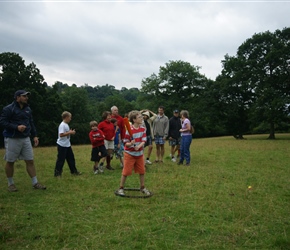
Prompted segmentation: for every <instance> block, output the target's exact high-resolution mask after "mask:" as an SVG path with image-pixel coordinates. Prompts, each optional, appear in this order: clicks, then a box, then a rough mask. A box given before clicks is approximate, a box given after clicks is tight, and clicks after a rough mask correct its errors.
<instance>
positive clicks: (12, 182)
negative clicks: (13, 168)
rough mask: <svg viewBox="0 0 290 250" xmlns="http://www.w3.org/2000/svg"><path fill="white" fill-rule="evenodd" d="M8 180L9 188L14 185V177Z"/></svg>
mask: <svg viewBox="0 0 290 250" xmlns="http://www.w3.org/2000/svg"><path fill="white" fill-rule="evenodd" d="M7 180H8V187H9V186H11V185H12V184H14V180H13V177H8V178H7Z"/></svg>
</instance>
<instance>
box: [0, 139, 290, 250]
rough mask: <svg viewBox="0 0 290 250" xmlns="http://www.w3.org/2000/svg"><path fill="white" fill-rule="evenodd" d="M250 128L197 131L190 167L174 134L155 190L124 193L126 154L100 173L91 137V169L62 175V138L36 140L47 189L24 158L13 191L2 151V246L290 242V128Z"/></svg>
mask: <svg viewBox="0 0 290 250" xmlns="http://www.w3.org/2000/svg"><path fill="white" fill-rule="evenodd" d="M245 138H246V139H245V140H235V139H234V138H233V137H219V138H204V139H194V140H193V141H192V144H191V166H190V167H186V166H178V165H177V164H176V163H173V162H171V160H170V157H169V153H170V152H169V146H168V143H167V144H166V157H165V160H164V163H163V164H153V165H150V166H148V168H147V173H146V177H145V178H146V180H145V183H146V187H147V188H148V189H149V190H150V191H152V192H153V193H154V195H153V196H152V197H150V198H146V199H140V198H139V199H137V198H123V197H119V196H115V194H114V191H115V190H116V189H118V187H119V181H120V177H121V171H122V170H121V168H120V167H119V162H118V161H117V160H116V159H114V160H113V163H112V166H113V167H114V168H115V170H114V171H108V170H107V171H106V170H105V173H104V174H102V175H94V174H93V172H92V166H93V164H92V162H90V151H91V146H90V145H81V146H73V150H74V153H75V157H76V161H77V167H78V169H79V171H81V172H83V174H82V175H81V176H71V175H70V173H69V169H68V167H67V165H65V167H64V173H63V176H62V178H60V179H59V178H55V177H53V171H54V164H55V160H56V147H39V148H35V150H34V153H35V162H36V168H37V176H38V179H39V181H40V182H41V183H43V184H45V185H46V186H47V190H44V191H43V190H33V189H32V187H31V180H30V178H29V177H28V175H27V173H26V171H25V164H24V162H23V161H18V162H16V163H15V173H14V180H15V184H16V186H17V188H18V190H19V191H18V192H15V193H9V192H8V191H7V181H6V177H5V174H4V164H5V162H4V160H2V164H1V165H2V170H1V172H0V249H2V250H4V249H13V250H14V249H110V250H114V249H118V250H123V249H124V250H127V249H128V250H129V249H182V250H183V249H290V208H289V207H290V206H289V205H290V203H289V202H290V144H289V142H290V134H277V135H276V138H277V139H276V140H267V139H266V138H267V135H251V136H245ZM3 154H4V149H0V155H3ZM154 156H155V148H154V151H153V154H152V157H151V161H153V160H154V159H155V158H154ZM249 186H251V188H250V189H249ZM126 187H128V188H138V187H139V178H138V175H135V174H133V175H132V176H130V177H128V178H127V183H126Z"/></svg>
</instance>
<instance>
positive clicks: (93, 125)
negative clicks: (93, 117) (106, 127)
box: [90, 121, 98, 127]
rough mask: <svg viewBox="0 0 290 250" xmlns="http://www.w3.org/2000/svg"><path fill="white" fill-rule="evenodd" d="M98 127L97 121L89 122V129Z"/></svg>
mask: <svg viewBox="0 0 290 250" xmlns="http://www.w3.org/2000/svg"><path fill="white" fill-rule="evenodd" d="M97 126H98V122H97V121H91V122H90V127H97Z"/></svg>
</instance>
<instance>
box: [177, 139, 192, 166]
mask: <svg viewBox="0 0 290 250" xmlns="http://www.w3.org/2000/svg"><path fill="white" fill-rule="evenodd" d="M191 141H192V135H184V136H182V137H181V145H180V160H179V162H181V163H183V161H184V159H185V161H186V163H190V152H189V148H190V144H191Z"/></svg>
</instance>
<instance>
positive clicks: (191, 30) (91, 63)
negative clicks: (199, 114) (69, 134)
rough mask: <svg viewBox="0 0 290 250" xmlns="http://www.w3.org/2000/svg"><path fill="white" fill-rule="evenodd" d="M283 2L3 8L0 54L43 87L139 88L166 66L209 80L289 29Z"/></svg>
mask: <svg viewBox="0 0 290 250" xmlns="http://www.w3.org/2000/svg"><path fill="white" fill-rule="evenodd" d="M289 13H290V0H289V1H13V0H9V1H3V0H0V53H2V52H16V53H18V54H19V55H20V56H21V57H22V58H23V59H24V60H25V64H26V65H28V64H29V63H31V62H34V63H35V64H36V66H37V68H38V69H39V70H40V72H41V74H42V75H43V76H44V78H45V81H46V82H47V83H48V84H49V85H53V84H54V83H55V82H56V81H61V82H63V83H67V84H69V85H71V84H73V83H75V84H76V85H78V86H82V85H84V84H88V85H90V86H97V85H99V86H101V85H105V84H109V85H113V86H115V88H116V89H121V88H122V87H126V88H132V87H137V88H141V81H142V79H144V78H146V77H149V76H150V75H151V74H152V73H156V74H158V72H159V67H160V66H164V65H165V63H168V62H169V61H171V60H173V61H176V60H182V61H185V62H189V63H190V64H191V65H194V66H200V67H201V69H200V73H202V74H204V75H205V76H206V77H208V78H211V79H213V80H214V79H215V77H216V76H217V75H218V74H219V73H220V72H221V70H222V67H221V60H223V59H224V56H225V55H226V54H229V55H231V56H233V55H235V54H236V51H237V48H238V47H239V46H240V45H241V44H242V43H243V42H244V41H245V40H246V39H248V38H251V37H252V36H253V35H254V34H255V33H260V32H265V31H267V30H269V31H271V32H274V31H275V30H277V29H280V30H282V29H283V28H284V27H289V25H290V14H289Z"/></svg>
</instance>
